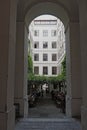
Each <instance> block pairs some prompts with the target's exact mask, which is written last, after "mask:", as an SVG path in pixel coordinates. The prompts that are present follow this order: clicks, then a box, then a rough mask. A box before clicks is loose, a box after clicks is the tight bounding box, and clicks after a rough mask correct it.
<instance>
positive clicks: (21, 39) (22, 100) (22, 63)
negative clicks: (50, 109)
mask: <svg viewBox="0 0 87 130" xmlns="http://www.w3.org/2000/svg"><path fill="white" fill-rule="evenodd" d="M27 40H28V31H27V27H26V26H25V23H24V22H17V40H16V65H15V66H16V67H15V103H18V104H19V109H20V116H23V117H25V116H27V115H28V100H27V60H28V59H27V55H28V47H27V46H28V41H27Z"/></svg>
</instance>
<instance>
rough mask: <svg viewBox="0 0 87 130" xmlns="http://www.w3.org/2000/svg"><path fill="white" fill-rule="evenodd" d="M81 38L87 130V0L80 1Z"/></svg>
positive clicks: (83, 114) (83, 116)
mask: <svg viewBox="0 0 87 130" xmlns="http://www.w3.org/2000/svg"><path fill="white" fill-rule="evenodd" d="M79 13H80V38H81V42H80V43H81V65H82V66H81V68H82V96H83V104H82V111H81V120H82V130H87V1H86V0H81V1H79Z"/></svg>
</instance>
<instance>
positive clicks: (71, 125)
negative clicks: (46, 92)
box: [15, 97, 82, 130]
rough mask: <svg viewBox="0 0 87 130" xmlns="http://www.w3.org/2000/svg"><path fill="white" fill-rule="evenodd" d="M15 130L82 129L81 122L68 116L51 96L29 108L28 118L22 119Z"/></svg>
mask: <svg viewBox="0 0 87 130" xmlns="http://www.w3.org/2000/svg"><path fill="white" fill-rule="evenodd" d="M15 130H82V129H81V125H80V122H79V121H77V120H75V119H72V118H67V117H66V116H65V114H63V113H62V112H61V110H60V109H58V108H57V107H56V105H55V103H54V102H53V101H52V100H51V98H50V97H45V98H42V99H40V100H39V101H38V102H37V104H36V107H34V108H29V116H28V118H24V119H20V120H19V122H17V123H16V127H15Z"/></svg>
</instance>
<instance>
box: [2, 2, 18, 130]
mask: <svg viewBox="0 0 87 130" xmlns="http://www.w3.org/2000/svg"><path fill="white" fill-rule="evenodd" d="M15 29H16V1H15V0H1V1H0V130H14V123H15V111H14V78H15V76H14V74H15V73H14V70H15V39H16V37H15V35H16V34H15V32H16V30H15Z"/></svg>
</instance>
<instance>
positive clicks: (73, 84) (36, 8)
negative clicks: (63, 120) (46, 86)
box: [15, 1, 81, 116]
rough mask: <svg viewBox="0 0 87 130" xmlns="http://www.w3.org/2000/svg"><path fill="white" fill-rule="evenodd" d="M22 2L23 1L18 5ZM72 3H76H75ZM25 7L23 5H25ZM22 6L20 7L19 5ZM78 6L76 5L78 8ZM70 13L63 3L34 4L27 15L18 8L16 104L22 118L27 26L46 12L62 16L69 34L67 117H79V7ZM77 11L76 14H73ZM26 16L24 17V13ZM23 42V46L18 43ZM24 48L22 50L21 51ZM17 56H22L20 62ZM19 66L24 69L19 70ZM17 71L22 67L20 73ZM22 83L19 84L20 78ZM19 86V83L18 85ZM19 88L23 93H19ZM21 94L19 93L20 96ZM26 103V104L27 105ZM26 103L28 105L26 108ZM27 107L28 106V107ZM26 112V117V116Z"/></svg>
mask: <svg viewBox="0 0 87 130" xmlns="http://www.w3.org/2000/svg"><path fill="white" fill-rule="evenodd" d="M19 3H20V2H19ZM72 4H73V3H72ZM22 6H23V5H22ZM18 7H19V6H18ZM76 7H77V6H76ZM76 7H75V9H76V10H73V11H72V12H69V11H71V10H69V9H67V8H65V6H63V3H53V2H39V1H38V2H36V3H34V4H33V5H29V7H28V6H27V7H26V8H25V9H24V10H22V11H24V12H21V11H20V8H18V11H19V12H18V19H17V44H16V47H17V48H16V50H17V53H16V54H17V55H16V57H17V58H18V60H19V63H18V62H16V72H18V71H19V75H18V73H17V75H16V87H15V102H19V104H20V106H21V107H20V109H21V115H27V113H26V111H27V110H26V108H27V97H26V91H24V90H27V89H25V86H27V81H26V79H27V78H26V72H27V70H25V67H24V66H26V56H27V55H26V48H27V47H26V40H27V37H26V36H27V35H28V25H29V23H30V22H31V21H32V19H34V18H35V17H36V16H38V15H41V14H44V13H47V14H52V15H54V16H56V17H59V18H60V19H61V21H62V22H63V23H64V26H65V35H66V50H67V53H66V58H67V63H66V64H67V98H66V102H67V103H66V114H67V115H68V116H77V115H80V108H81V83H80V82H81V80H80V78H81V77H80V76H79V75H81V74H80V72H81V70H80V45H79V40H80V39H79V19H78V10H77V9H78V8H76ZM74 11H76V13H75V15H74ZM22 13H23V14H22ZM18 43H20V45H19V44H18ZM20 46H21V50H20V49H19V48H20ZM18 55H20V56H23V58H22V59H21V58H20V57H18ZM20 63H21V64H22V68H20ZM17 68H20V70H18V69H17ZM20 76H21V78H20V81H19V77H20ZM19 83H20V84H19ZM19 86H20V90H21V93H20V92H19V91H18V87H19ZM19 93H20V94H19ZM25 102H26V103H25ZM25 104H26V105H25ZM25 106H26V107H25ZM24 113H26V114H24Z"/></svg>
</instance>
